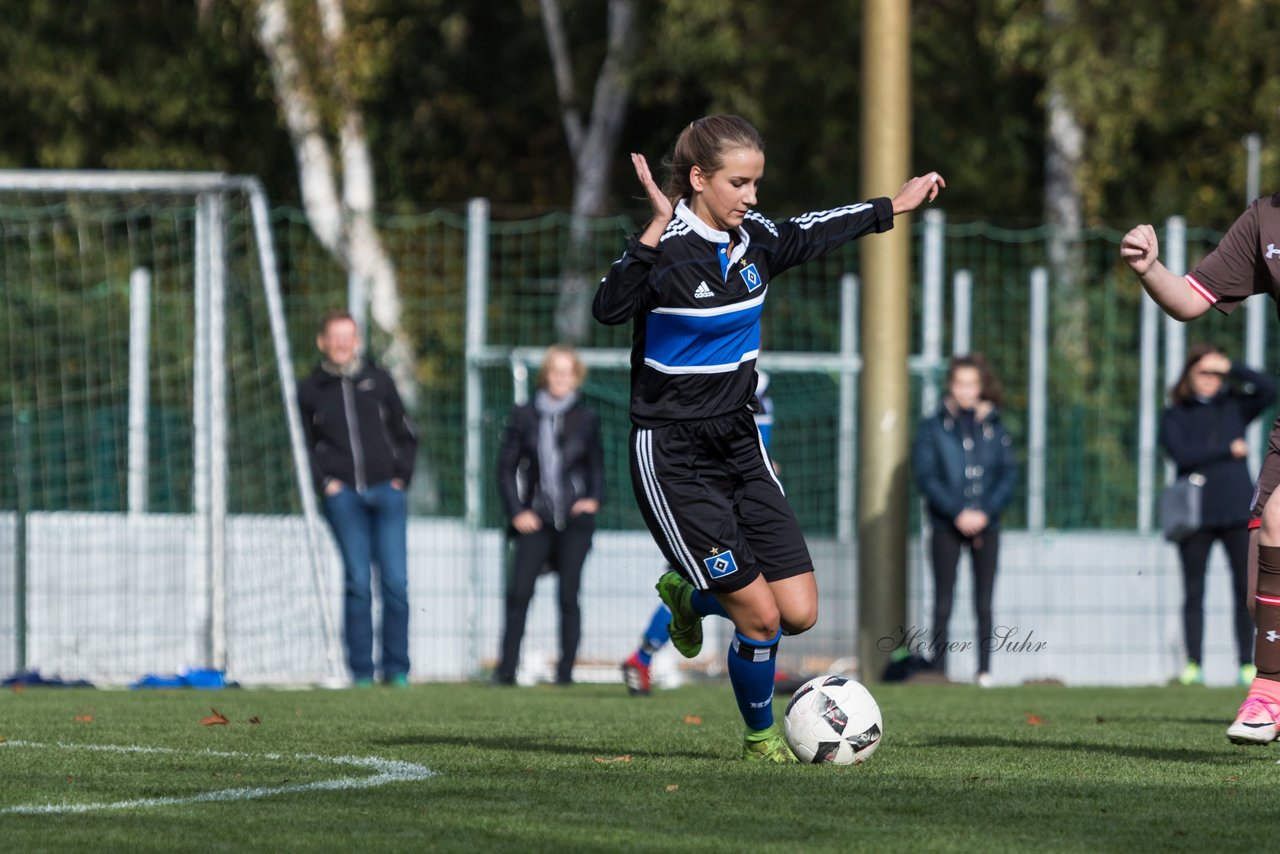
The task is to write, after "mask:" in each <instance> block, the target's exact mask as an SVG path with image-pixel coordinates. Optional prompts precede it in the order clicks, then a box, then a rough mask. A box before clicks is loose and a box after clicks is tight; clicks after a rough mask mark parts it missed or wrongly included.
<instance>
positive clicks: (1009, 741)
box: [917, 736, 1267, 765]
mask: <svg viewBox="0 0 1280 854" xmlns="http://www.w3.org/2000/svg"><path fill="white" fill-rule="evenodd" d="M917 744H919V745H920V746H924V747H1009V748H1016V749H1018V750H1060V751H1063V752H1066V753H1076V752H1079V751H1081V750H1087V751H1092V752H1094V753H1106V754H1108V755H1110V756H1124V757H1128V758H1130V759H1154V760H1159V761H1161V762H1197V763H1210V764H1215V765H1216V764H1221V765H1234V764H1235V763H1237V762H1239V761H1240V760H1241V759H1254V758H1261V759H1266V758H1267V755H1266V753H1265V752H1261V751H1256V752H1255V751H1252V750H1250V749H1248V748H1243V747H1241V748H1236V749H1235V750H1229V751H1228V750H1206V749H1203V748H1193V747H1178V746H1175V745H1169V746H1165V747H1154V746H1137V745H1126V744H1105V743H1100V742H1093V743H1090V742H1086V741H1041V740H1038V739H1020V738H1002V737H999V736H957V737H954V738H930V739H922V740H920V741H919V742H917ZM1223 745H1224V747H1225V746H1226V739H1225V737H1224V738H1223Z"/></svg>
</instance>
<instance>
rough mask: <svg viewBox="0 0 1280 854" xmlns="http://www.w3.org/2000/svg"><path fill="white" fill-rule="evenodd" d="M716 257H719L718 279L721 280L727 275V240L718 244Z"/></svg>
mask: <svg viewBox="0 0 1280 854" xmlns="http://www.w3.org/2000/svg"><path fill="white" fill-rule="evenodd" d="M716 257H717V258H719V259H720V281H722V282H723V281H725V280H726V279H727V278H728V277H729V244H728V243H727V242H726V243H721V244H720V250H719V251H718V252H716Z"/></svg>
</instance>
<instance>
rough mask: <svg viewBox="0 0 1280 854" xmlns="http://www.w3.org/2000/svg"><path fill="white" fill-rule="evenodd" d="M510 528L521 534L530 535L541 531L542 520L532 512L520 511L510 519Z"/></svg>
mask: <svg viewBox="0 0 1280 854" xmlns="http://www.w3.org/2000/svg"><path fill="white" fill-rule="evenodd" d="M511 527H513V528H515V529H516V530H517V531H519V532H520V533H522V534H532V533H533V532H534V531H540V530H542V520H541V519H539V518H538V514H537V513H534V512H533V511H532V510H521V511H520V512H519V513H517V514H516V515H514V516H512V517H511Z"/></svg>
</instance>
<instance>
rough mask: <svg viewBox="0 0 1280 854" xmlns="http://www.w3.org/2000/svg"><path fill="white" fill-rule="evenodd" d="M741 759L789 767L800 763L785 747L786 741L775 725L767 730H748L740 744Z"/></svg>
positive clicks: (789, 749) (788, 748)
mask: <svg viewBox="0 0 1280 854" xmlns="http://www.w3.org/2000/svg"><path fill="white" fill-rule="evenodd" d="M742 758H743V759H745V760H746V761H748V762H761V763H764V764H769V765H790V764H792V763H797V762H799V761H800V760H799V759H796V755H795V754H794V753H792V752H791V748H790V747H788V746H787V740H786V739H785V738H783V737H782V730H780V729H779V728H778V725H777V724H774V725H773V726H771V727H769V728H768V729H762V730H752V729H748V730H747V735H746V738H745V739H743V742H742Z"/></svg>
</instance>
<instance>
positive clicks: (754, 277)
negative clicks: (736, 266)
mask: <svg viewBox="0 0 1280 854" xmlns="http://www.w3.org/2000/svg"><path fill="white" fill-rule="evenodd" d="M738 275H739V276H741V277H742V281H744V282H746V283H747V290H748V291H754V290H755V289H756V288H758V287H760V286H761V285H763V284H764V282H762V281H761V280H760V271H759V270H757V269H756V265H755V264H748V265H747V266H745V267H743V268H742V269H741V270H739V271H738Z"/></svg>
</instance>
